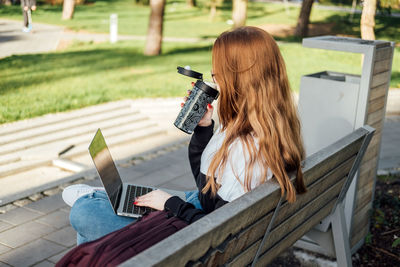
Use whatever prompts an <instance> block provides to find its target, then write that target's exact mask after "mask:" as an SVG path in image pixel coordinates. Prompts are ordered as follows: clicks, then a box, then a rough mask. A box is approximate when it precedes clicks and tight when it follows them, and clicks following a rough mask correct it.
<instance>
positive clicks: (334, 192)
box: [232, 178, 345, 267]
mask: <svg viewBox="0 0 400 267" xmlns="http://www.w3.org/2000/svg"><path fill="white" fill-rule="evenodd" d="M344 182H345V178H342V179H341V180H340V181H339V182H338V183H336V184H335V185H334V186H332V187H331V188H330V189H328V190H326V191H325V192H324V193H322V194H321V195H319V196H318V197H316V198H315V199H314V200H313V201H312V202H310V203H308V204H307V205H306V206H304V207H303V208H302V209H300V210H299V211H298V212H296V213H293V214H291V216H290V217H289V218H288V219H287V220H285V221H284V222H281V223H280V224H279V225H278V226H277V227H275V228H274V229H273V230H272V231H271V233H270V235H269V236H268V239H267V242H265V244H264V246H263V248H262V250H261V251H262V252H265V251H266V250H267V249H268V248H270V247H271V246H276V245H280V246H284V247H288V245H287V244H286V243H285V237H286V235H288V233H291V232H293V231H295V230H296V228H297V227H299V223H301V222H302V221H304V220H305V219H306V218H309V217H311V216H313V214H315V213H318V211H319V210H320V209H326V207H325V206H326V205H329V203H330V202H331V201H332V200H336V198H337V197H338V195H339V193H340V190H341V189H342V186H343V184H344ZM293 206H298V204H297V203H295V204H293ZM289 209H290V207H289ZM286 212H287V211H286ZM280 213H285V210H282V208H281V212H280ZM317 223H318V222H317ZM314 225H315V224H314ZM314 225H311V226H310V229H311V227H313V226H314ZM262 235H263V232H261V235H260V236H261V238H262ZM261 238H260V239H259V241H257V242H256V243H257V244H259V243H260V242H261ZM282 240H283V241H282ZM282 242H283V243H282ZM257 248H258V245H257ZM253 250H254V248H253V246H251V247H250V251H251V252H247V250H245V252H244V253H242V254H240V255H239V256H238V257H237V258H235V259H234V260H233V261H232V266H238V267H239V266H245V265H247V264H249V263H250V262H251V261H252V260H253V258H254V256H255V253H256V251H257V250H255V251H253Z"/></svg>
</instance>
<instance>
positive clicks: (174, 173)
mask: <svg viewBox="0 0 400 267" xmlns="http://www.w3.org/2000/svg"><path fill="white" fill-rule="evenodd" d="M188 172H190V168H189V165H188V166H185V165H181V164H179V162H178V163H176V164H175V162H174V163H173V164H171V165H168V166H166V167H164V168H162V169H161V170H157V171H153V172H151V173H149V174H147V175H145V176H143V177H140V178H139V179H136V180H134V181H132V182H134V183H137V184H143V185H153V186H155V185H159V184H164V183H166V182H169V181H172V180H174V179H176V178H177V177H180V176H182V175H184V174H185V173H188Z"/></svg>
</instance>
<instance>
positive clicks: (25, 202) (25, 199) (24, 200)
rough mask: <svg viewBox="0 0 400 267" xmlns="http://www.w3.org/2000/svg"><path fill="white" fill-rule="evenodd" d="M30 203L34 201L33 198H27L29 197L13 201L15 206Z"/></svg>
mask: <svg viewBox="0 0 400 267" xmlns="http://www.w3.org/2000/svg"><path fill="white" fill-rule="evenodd" d="M29 203H32V200H30V199H27V198H24V199H20V200H17V201H14V202H13V204H14V205H15V206H18V207H23V206H25V205H28V204H29Z"/></svg>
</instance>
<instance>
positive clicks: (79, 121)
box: [0, 106, 139, 146]
mask: <svg viewBox="0 0 400 267" xmlns="http://www.w3.org/2000/svg"><path fill="white" fill-rule="evenodd" d="M136 114H139V111H137V110H136V111H135V110H132V108H131V107H130V106H125V107H122V108H118V109H111V110H105V111H104V112H102V113H94V114H85V115H82V116H80V117H76V118H72V119H68V120H61V121H57V122H53V123H48V124H44V125H41V126H38V127H35V128H33V129H32V128H27V129H20V130H19V131H16V132H12V133H8V134H6V133H5V134H3V135H1V136H0V146H1V145H5V144H9V143H12V142H17V141H23V140H26V139H31V138H34V137H38V136H44V135H50V134H54V133H57V132H61V131H64V130H68V129H72V128H77V127H82V126H85V125H87V124H94V123H98V122H101V121H104V120H108V119H115V118H120V119H123V118H125V119H127V118H129V117H130V116H133V115H136Z"/></svg>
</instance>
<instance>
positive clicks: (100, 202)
mask: <svg viewBox="0 0 400 267" xmlns="http://www.w3.org/2000/svg"><path fill="white" fill-rule="evenodd" d="M185 194H186V201H187V202H190V203H192V204H193V205H194V206H195V207H196V208H197V209H201V204H200V201H199V198H198V195H199V192H198V191H197V190H195V191H188V192H185ZM69 219H70V222H71V225H72V227H73V228H74V229H75V230H76V232H77V243H78V245H80V244H82V243H85V242H89V241H92V240H95V239H98V238H100V237H102V236H104V235H106V234H108V233H111V232H113V231H116V230H118V229H121V228H123V227H124V226H126V225H128V224H130V223H132V222H134V221H135V220H136V219H135V218H130V217H124V216H118V215H116V214H115V213H114V210H113V209H112V207H111V205H110V202H109V200H108V198H107V195H106V193H105V192H104V191H95V192H93V193H91V194H88V195H85V196H82V197H80V198H79V199H78V200H77V201H76V202H75V204H74V205H73V206H72V208H71V212H70V215H69Z"/></svg>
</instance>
